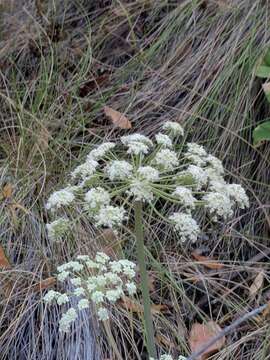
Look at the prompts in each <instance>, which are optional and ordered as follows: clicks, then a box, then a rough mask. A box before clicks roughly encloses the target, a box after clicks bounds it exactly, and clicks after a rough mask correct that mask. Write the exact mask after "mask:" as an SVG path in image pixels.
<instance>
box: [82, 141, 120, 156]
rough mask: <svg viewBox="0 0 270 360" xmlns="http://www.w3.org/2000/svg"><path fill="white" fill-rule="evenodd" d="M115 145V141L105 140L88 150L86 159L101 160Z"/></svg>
mask: <svg viewBox="0 0 270 360" xmlns="http://www.w3.org/2000/svg"><path fill="white" fill-rule="evenodd" d="M114 147H115V143H113V142H106V143H103V144H101V145H99V146H98V147H97V148H96V149H93V150H92V151H90V153H89V154H88V155H87V160H88V161H91V160H96V161H98V160H101V159H102V158H103V157H104V156H105V155H106V154H107V153H108V152H109V151H110V150H111V149H113V148H114Z"/></svg>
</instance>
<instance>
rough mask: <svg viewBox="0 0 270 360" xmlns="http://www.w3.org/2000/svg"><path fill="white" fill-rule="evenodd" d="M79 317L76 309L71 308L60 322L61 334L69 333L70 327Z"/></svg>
mask: <svg viewBox="0 0 270 360" xmlns="http://www.w3.org/2000/svg"><path fill="white" fill-rule="evenodd" d="M77 316H78V314H77V311H76V310H75V309H74V308H69V309H68V311H67V312H66V313H65V314H64V315H62V317H61V319H60V321H59V330H60V331H61V332H69V330H70V325H71V324H72V323H73V322H74V321H75V320H76V319H77Z"/></svg>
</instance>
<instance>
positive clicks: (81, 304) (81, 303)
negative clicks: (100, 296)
mask: <svg viewBox="0 0 270 360" xmlns="http://www.w3.org/2000/svg"><path fill="white" fill-rule="evenodd" d="M89 305H90V304H89V300H88V299H81V300H80V301H79V302H78V309H79V310H83V309H87V308H89Z"/></svg>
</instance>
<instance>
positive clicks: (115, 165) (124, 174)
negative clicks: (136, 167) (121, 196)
mask: <svg viewBox="0 0 270 360" xmlns="http://www.w3.org/2000/svg"><path fill="white" fill-rule="evenodd" d="M132 171H133V167H132V165H131V164H130V163H129V162H127V161H125V160H122V161H121V160H114V161H111V162H109V163H108V165H107V166H106V168H105V172H106V173H107V175H108V177H109V179H110V180H111V181H114V180H122V181H124V180H126V179H128V178H129V177H130V176H131V174H132Z"/></svg>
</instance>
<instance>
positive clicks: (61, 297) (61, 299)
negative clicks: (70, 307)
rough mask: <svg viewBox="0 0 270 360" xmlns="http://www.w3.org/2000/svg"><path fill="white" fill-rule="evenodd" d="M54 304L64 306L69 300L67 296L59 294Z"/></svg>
mask: <svg viewBox="0 0 270 360" xmlns="http://www.w3.org/2000/svg"><path fill="white" fill-rule="evenodd" d="M56 302H57V304H58V305H63V304H66V303H67V302H69V298H68V296H67V294H61V295H59V296H58V298H57V300H56Z"/></svg>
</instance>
